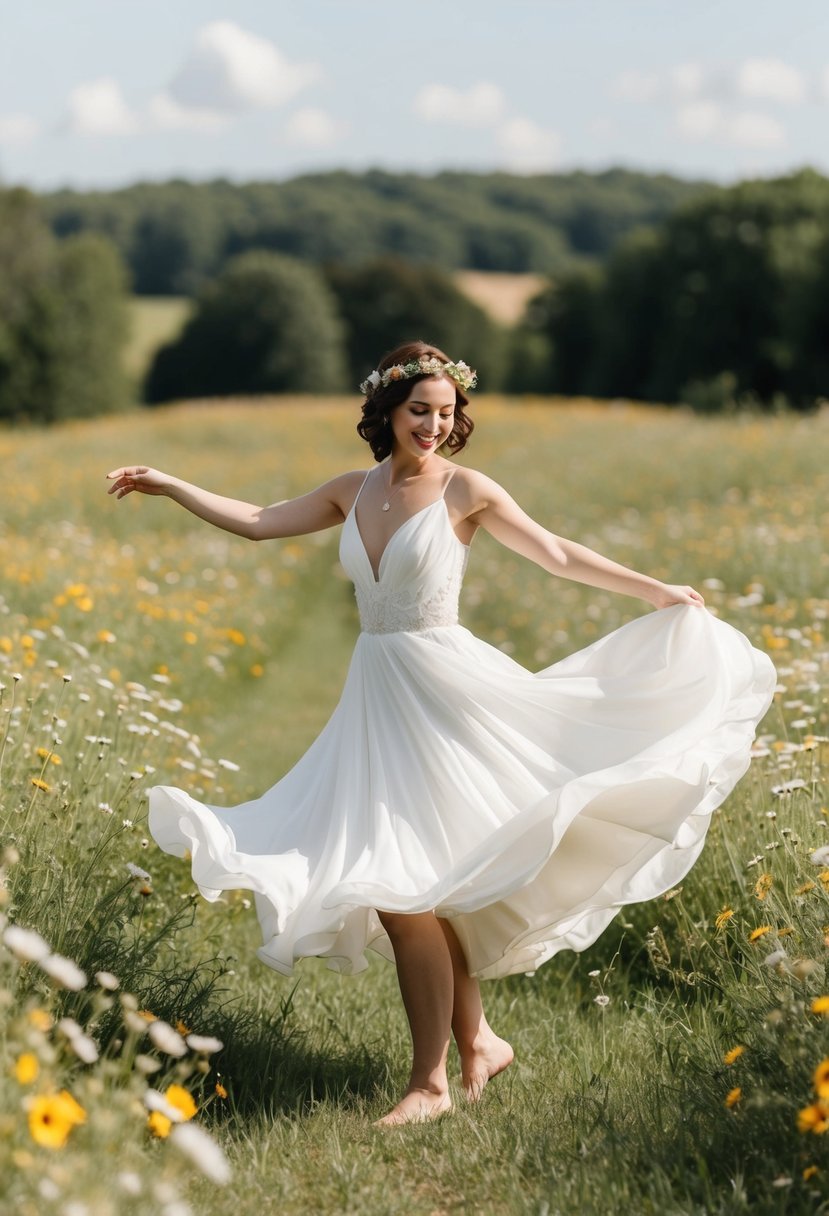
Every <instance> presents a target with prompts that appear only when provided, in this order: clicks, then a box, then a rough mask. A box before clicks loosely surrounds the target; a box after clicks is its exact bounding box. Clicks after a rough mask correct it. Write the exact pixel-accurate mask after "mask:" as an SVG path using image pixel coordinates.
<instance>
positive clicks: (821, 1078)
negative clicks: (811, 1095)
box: [812, 1058, 829, 1098]
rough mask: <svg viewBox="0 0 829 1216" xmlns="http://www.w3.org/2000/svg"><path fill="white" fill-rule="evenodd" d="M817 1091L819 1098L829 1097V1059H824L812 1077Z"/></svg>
mask: <svg viewBox="0 0 829 1216" xmlns="http://www.w3.org/2000/svg"><path fill="white" fill-rule="evenodd" d="M812 1084H813V1085H814V1087H815V1093H816V1094H817V1096H818V1097H819V1098H829V1059H826V1058H824V1059H822V1060H821V1062H820V1063H819V1064H818V1066H817V1068H816V1069H815V1075H814V1077H813V1078H812Z"/></svg>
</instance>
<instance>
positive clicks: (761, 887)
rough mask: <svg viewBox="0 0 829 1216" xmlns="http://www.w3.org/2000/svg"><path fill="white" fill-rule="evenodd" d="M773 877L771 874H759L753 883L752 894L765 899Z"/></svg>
mask: <svg viewBox="0 0 829 1216" xmlns="http://www.w3.org/2000/svg"><path fill="white" fill-rule="evenodd" d="M772 882H773V879H772V876H771V874H761V875H760V877H759V878H758V879H757V881H756V883H755V884H754V894H755V895H756V896H757V898H758V899H765V898H766V896H767V895H768V893H769V891H770V890H771V885H772Z"/></svg>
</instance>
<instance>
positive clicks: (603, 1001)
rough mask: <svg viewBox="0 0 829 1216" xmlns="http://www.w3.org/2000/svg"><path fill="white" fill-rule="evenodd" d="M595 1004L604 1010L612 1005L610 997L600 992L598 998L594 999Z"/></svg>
mask: <svg viewBox="0 0 829 1216" xmlns="http://www.w3.org/2000/svg"><path fill="white" fill-rule="evenodd" d="M593 1003H594V1005H600V1006H601V1007H602V1009H604V1007H605V1006H606V1005H609V1004H610V997H609V996H605V994H604V993H603V992H600V993H599V995H598V996H594V997H593Z"/></svg>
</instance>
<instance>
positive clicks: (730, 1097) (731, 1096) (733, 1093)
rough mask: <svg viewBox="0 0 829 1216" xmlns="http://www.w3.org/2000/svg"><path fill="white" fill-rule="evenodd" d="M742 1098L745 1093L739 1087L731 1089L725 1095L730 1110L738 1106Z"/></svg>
mask: <svg viewBox="0 0 829 1216" xmlns="http://www.w3.org/2000/svg"><path fill="white" fill-rule="evenodd" d="M742 1096H743V1091H742V1090H741V1089H740V1087H739V1085H735V1086H734V1088H733V1089H729V1091H728V1093H727V1094H726V1095H725V1105H726V1106H727V1107H728V1109H729V1110H730V1109H731V1107H732V1106H736V1105H737V1103H738V1102H739V1101H740V1098H742Z"/></svg>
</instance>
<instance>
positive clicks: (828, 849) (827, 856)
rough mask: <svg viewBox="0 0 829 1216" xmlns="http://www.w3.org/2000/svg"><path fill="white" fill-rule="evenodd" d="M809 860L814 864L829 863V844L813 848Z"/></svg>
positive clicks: (823, 864) (822, 864)
mask: <svg viewBox="0 0 829 1216" xmlns="http://www.w3.org/2000/svg"><path fill="white" fill-rule="evenodd" d="M809 861H813V862H814V863H815V865H816V866H825V865H829V844H823V845H821V846H820V848H819V849H815V851H814V853H810V854H809Z"/></svg>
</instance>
